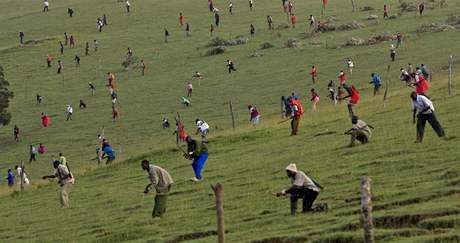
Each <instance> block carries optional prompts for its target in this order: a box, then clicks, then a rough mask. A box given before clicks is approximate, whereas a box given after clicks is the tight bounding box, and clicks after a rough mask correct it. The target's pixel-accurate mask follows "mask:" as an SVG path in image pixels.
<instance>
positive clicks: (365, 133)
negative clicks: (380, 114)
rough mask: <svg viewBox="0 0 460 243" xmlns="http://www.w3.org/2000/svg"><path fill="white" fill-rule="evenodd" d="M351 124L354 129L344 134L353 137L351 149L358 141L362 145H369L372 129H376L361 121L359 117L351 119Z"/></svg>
mask: <svg viewBox="0 0 460 243" xmlns="http://www.w3.org/2000/svg"><path fill="white" fill-rule="evenodd" d="M351 124H352V128H351V129H350V130H348V131H347V132H345V133H344V134H346V135H350V136H351V141H350V147H353V146H355V141H356V140H358V141H360V142H361V143H362V144H365V143H367V142H368V141H369V138H370V137H371V135H372V131H371V129H374V127H373V126H371V125H368V124H367V123H365V122H364V121H362V120H359V119H358V117H357V116H352V117H351Z"/></svg>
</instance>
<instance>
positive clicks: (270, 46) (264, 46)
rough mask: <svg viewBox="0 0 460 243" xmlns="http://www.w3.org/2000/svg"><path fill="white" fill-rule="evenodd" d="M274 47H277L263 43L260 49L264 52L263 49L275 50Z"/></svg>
mask: <svg viewBox="0 0 460 243" xmlns="http://www.w3.org/2000/svg"><path fill="white" fill-rule="evenodd" d="M273 47H275V46H274V45H273V44H272V43H270V42H265V43H262V44H261V45H260V49H262V50H263V49H270V48H273Z"/></svg>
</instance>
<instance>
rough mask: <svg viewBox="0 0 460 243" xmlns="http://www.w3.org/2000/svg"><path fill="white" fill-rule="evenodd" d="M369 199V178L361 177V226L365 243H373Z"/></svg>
mask: <svg viewBox="0 0 460 243" xmlns="http://www.w3.org/2000/svg"><path fill="white" fill-rule="evenodd" d="M371 197H372V196H371V178H370V177H368V176H363V177H361V224H362V226H363V229H364V242H365V243H374V224H373V222H372V199H371Z"/></svg>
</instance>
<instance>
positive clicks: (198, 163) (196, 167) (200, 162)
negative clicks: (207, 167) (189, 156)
mask: <svg viewBox="0 0 460 243" xmlns="http://www.w3.org/2000/svg"><path fill="white" fill-rule="evenodd" d="M207 159H208V153H207V152H204V153H201V154H200V155H198V157H197V158H195V159H193V163H192V168H193V172H195V178H197V179H200V180H201V178H202V177H201V171H202V170H203V167H204V164H205V163H206V160H207Z"/></svg>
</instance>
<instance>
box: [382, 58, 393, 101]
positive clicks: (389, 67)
mask: <svg viewBox="0 0 460 243" xmlns="http://www.w3.org/2000/svg"><path fill="white" fill-rule="evenodd" d="M390 69H391V64H389V65H388V67H387V75H386V76H387V77H386V80H385V93H384V94H383V107H384V108H385V105H386V103H385V102H386V101H387V97H388V90H389V88H390Z"/></svg>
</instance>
